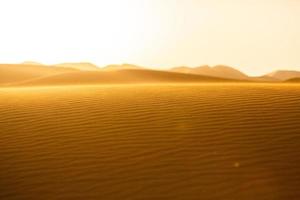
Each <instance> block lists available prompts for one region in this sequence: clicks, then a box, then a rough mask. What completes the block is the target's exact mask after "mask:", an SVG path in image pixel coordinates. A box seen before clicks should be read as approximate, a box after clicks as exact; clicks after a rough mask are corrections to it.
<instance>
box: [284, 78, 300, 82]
mask: <svg viewBox="0 0 300 200" xmlns="http://www.w3.org/2000/svg"><path fill="white" fill-rule="evenodd" d="M285 82H287V83H300V77H299V78H292V79H288V80H286V81H285Z"/></svg>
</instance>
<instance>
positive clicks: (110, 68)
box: [101, 64, 144, 71]
mask: <svg viewBox="0 0 300 200" xmlns="http://www.w3.org/2000/svg"><path fill="white" fill-rule="evenodd" d="M101 69H102V70H104V71H117V70H124V69H144V68H143V67H140V66H137V65H132V64H122V65H107V66H105V67H103V68H101Z"/></svg>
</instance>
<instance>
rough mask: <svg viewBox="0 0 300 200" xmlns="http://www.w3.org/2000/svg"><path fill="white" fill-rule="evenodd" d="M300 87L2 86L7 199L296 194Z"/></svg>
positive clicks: (0, 176) (0, 136)
mask: <svg viewBox="0 0 300 200" xmlns="http://www.w3.org/2000/svg"><path fill="white" fill-rule="evenodd" d="M299 106H300V85H299V84H258V83H251V84H247V83H239V84H233V83H226V84H223V83H219V84H218V83H214V84H210V83H206V84H177V85H174V84H172V85H169V84H159V85H98V86H68V87H67V86H60V87H22V88H17V87H8V88H4V87H3V88H0V113H1V115H0V126H1V129H0V132H1V133H0V154H1V156H0V163H1V165H0V188H1V189H0V190H1V192H0V199H41V197H42V199H106V200H110V199H228V200H231V199H244V200H248V199H249V200H253V199H258V200H260V199H297V197H299V196H300V191H299V184H300V183H299V180H300V167H299V165H300V152H299V145H300V137H299V133H300V123H299V121H300V109H299Z"/></svg>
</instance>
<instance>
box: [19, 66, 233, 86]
mask: <svg viewBox="0 0 300 200" xmlns="http://www.w3.org/2000/svg"><path fill="white" fill-rule="evenodd" d="M231 81H234V80H230V79H222V78H215V77H208V76H201V75H193V74H183V73H175V72H166V71H155V70H135V69H128V70H117V71H93V72H92V71H77V72H72V73H64V74H57V75H53V76H48V77H42V78H36V79H34V80H30V81H27V82H23V83H22V84H21V85H33V86H35V85H36V86H38V85H78V84H122V83H196V82H231Z"/></svg>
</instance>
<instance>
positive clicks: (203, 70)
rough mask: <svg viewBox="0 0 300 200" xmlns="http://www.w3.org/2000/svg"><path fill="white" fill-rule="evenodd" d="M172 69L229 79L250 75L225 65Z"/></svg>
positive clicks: (244, 78) (242, 78)
mask: <svg viewBox="0 0 300 200" xmlns="http://www.w3.org/2000/svg"><path fill="white" fill-rule="evenodd" d="M171 71H173V72H180V73H188V74H199V75H205V76H213V77H220V78H229V79H241V80H246V79H248V78H249V77H248V76H247V75H246V74H244V73H242V72H240V71H238V70H236V69H234V68H232V67H229V66H225V65H217V66H214V67H210V66H208V65H204V66H200V67H195V68H191V67H176V68H172V69H171Z"/></svg>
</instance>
